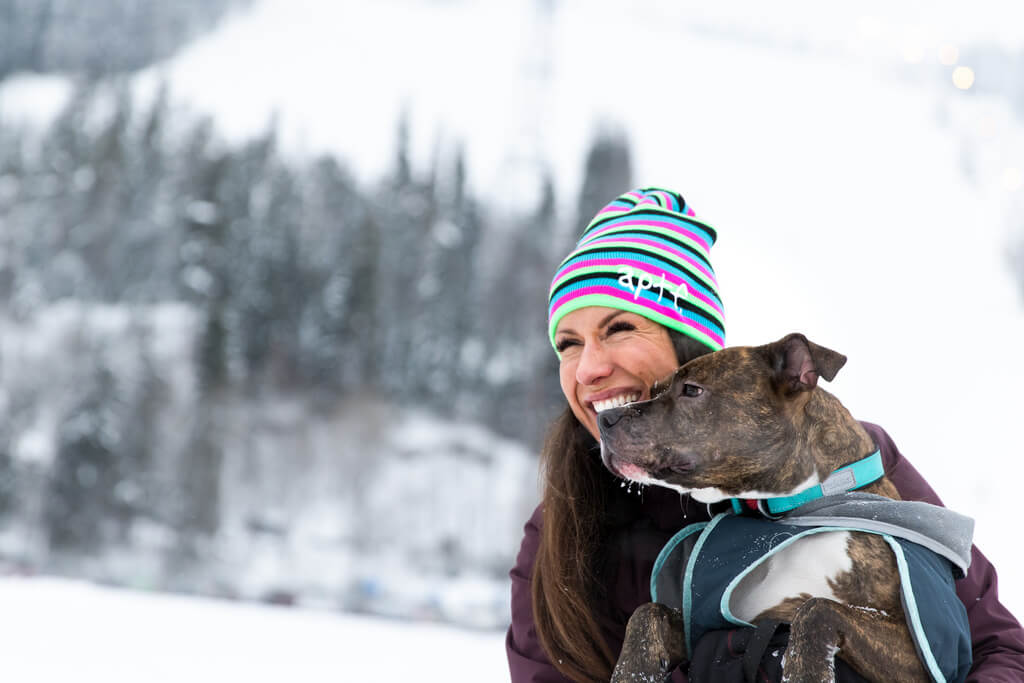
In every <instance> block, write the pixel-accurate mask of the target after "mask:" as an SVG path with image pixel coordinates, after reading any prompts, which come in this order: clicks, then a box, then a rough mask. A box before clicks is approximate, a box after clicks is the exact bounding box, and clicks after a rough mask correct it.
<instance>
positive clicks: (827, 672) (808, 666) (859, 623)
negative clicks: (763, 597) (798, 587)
mask: <svg viewBox="0 0 1024 683" xmlns="http://www.w3.org/2000/svg"><path fill="white" fill-rule="evenodd" d="M837 653H838V655H839V657H841V658H842V659H843V661H845V662H846V663H847V664H849V665H850V666H852V667H853V668H854V669H855V670H856V671H857V672H858V673H859V674H860V675H862V676H864V677H865V678H867V679H868V680H871V681H901V683H902V682H904V681H906V682H907V683H912V682H916V681H928V680H930V678H929V677H928V674H927V672H926V671H925V669H924V665H923V664H921V660H920V659H918V657H917V654H916V650H915V648H914V643H913V641H912V640H911V637H910V632H909V631H908V630H907V625H906V622H905V621H904V620H903V615H902V614H898V615H889V614H885V613H884V612H878V611H875V610H868V609H864V608H858V607H851V606H849V605H844V604H841V603H838V602H836V601H835V600H829V599H827V598H811V599H810V600H808V601H807V602H805V603H804V604H803V605H802V606H801V607H800V609H799V610H797V613H796V616H794V617H793V624H792V626H791V627H790V632H789V646H788V647H787V648H786V654H785V659H784V660H783V664H782V670H783V676H782V680H783V681H787V682H789V683H819V682H820V681H834V680H835V670H834V666H835V662H834V660H833V658H834V657H835V656H836V654H837Z"/></svg>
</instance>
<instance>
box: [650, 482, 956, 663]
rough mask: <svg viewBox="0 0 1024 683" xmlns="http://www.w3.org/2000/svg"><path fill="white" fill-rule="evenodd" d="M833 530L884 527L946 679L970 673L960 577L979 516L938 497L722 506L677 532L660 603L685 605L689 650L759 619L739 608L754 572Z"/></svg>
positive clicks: (924, 650) (908, 597)
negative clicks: (773, 515)
mask: <svg viewBox="0 0 1024 683" xmlns="http://www.w3.org/2000/svg"><path fill="white" fill-rule="evenodd" d="M833 531H862V532H867V533H874V534H878V535H879V536H881V537H882V538H883V539H885V541H886V543H888V545H889V547H890V548H891V549H892V552H893V554H894V555H895V557H896V562H897V566H898V568H899V572H900V580H901V586H900V590H901V598H902V603H903V609H904V612H905V614H906V618H907V626H908V627H909V629H910V633H911V636H912V638H913V640H914V643H915V646H916V647H917V650H918V655H919V657H920V659H921V661H922V662H923V663H924V665H925V668H926V669H927V670H928V672H929V673H930V675H931V677H932V678H933V679H934V680H936V681H963V680H965V679H966V677H967V672H968V671H969V669H970V667H971V639H970V630H969V626H968V622H967V612H966V610H965V609H964V606H963V603H961V602H960V600H959V598H958V597H957V595H956V591H955V586H954V583H953V582H954V578H955V577H962V576H964V575H965V574H966V571H967V568H968V566H969V564H970V548H971V536H972V533H973V521H972V520H970V518H967V517H964V516H963V515H959V514H957V513H955V512H952V511H950V510H948V509H946V508H942V507H939V506H935V505H930V504H928V503H920V502H910V501H894V500H890V499H888V498H883V497H881V496H875V495H872V494H866V493H847V494H843V495H837V496H826V497H824V498H820V499H818V500H815V501H813V502H810V503H807V504H805V505H801V506H800V507H799V508H798V509H796V510H794V511H792V512H791V513H789V514H788V515H786V516H785V517H784V518H783V519H781V520H773V519H766V518H764V517H757V516H748V515H738V514H735V513H732V512H728V513H722V514H719V515H716V516H715V517H714V518H712V519H711V521H709V522H701V523H699V524H693V525H690V526H688V527H686V528H685V529H683V530H682V531H680V532H679V533H677V534H676V535H675V536H674V537H673V538H672V539H671V540H670V541H669V542H668V543H667V544H666V545H665V547H664V548H663V549H662V551H661V553H660V555H659V556H658V559H657V561H656V562H655V565H654V570H653V572H652V575H651V596H652V598H653V600H654V601H655V602H659V603H662V604H665V605H669V606H671V607H675V608H677V609H678V608H682V611H683V621H684V626H685V642H686V648H687V651H688V652H691V653H692V652H693V648H694V645H695V644H696V643H697V641H698V640H699V639H700V637H701V636H702V635H703V634H704V633H706V632H707V631H711V630H716V629H732V628H737V627H742V626H752V625H753V624H751V623H749V622H747V621H744V620H743V619H741V618H739V617H737V616H736V615H734V614H733V613H732V611H731V609H730V604H731V602H732V598H733V592H734V590H735V589H736V588H737V586H739V584H740V582H741V581H742V580H743V578H744V577H746V576H747V575H749V574H750V573H751V572H752V571H755V570H756V569H757V568H758V567H759V566H761V565H762V563H764V562H765V561H767V560H768V559H769V558H771V557H772V556H773V555H775V554H776V553H779V552H781V551H782V550H784V549H785V548H787V547H789V546H790V545H791V544H793V543H795V542H796V541H797V540H799V539H801V538H806V537H808V536H810V535H812V534H820V533H826V532H833Z"/></svg>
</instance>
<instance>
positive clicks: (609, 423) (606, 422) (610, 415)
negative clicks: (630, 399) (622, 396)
mask: <svg viewBox="0 0 1024 683" xmlns="http://www.w3.org/2000/svg"><path fill="white" fill-rule="evenodd" d="M621 419H622V413H620V412H618V411H616V410H606V411H604V412H602V413H600V414H599V415H598V416H597V421H598V423H599V424H600V426H601V428H602V429H608V428H610V427H614V426H615V423H616V422H618V421H619V420H621Z"/></svg>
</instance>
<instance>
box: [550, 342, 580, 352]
mask: <svg viewBox="0 0 1024 683" xmlns="http://www.w3.org/2000/svg"><path fill="white" fill-rule="evenodd" d="M578 343H579V342H577V341H576V340H575V339H560V340H559V341H558V343H557V344H555V348H556V349H557V350H558V352H559V353H562V352H563V351H565V350H566V349H567V348H569V347H570V346H576V345H577V344H578Z"/></svg>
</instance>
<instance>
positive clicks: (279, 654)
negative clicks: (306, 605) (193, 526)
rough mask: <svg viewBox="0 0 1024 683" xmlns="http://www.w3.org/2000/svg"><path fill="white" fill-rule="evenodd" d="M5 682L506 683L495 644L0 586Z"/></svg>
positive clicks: (313, 615)
mask: <svg viewBox="0 0 1024 683" xmlns="http://www.w3.org/2000/svg"><path fill="white" fill-rule="evenodd" d="M0 605H2V606H3V612H4V617H3V619H2V620H0V641H2V642H3V643H4V664H3V671H4V674H3V678H4V680H5V681H10V682H11V683H29V682H32V683H59V682H62V681H70V680H74V681H79V682H80V683H92V682H94V681H95V682H100V681H102V682H103V683H136V682H137V681H146V682H147V683H163V682H164V681H166V682H168V683H171V682H177V681H196V682H197V683H206V682H212V681H249V682H250V683H262V682H263V681H267V682H270V681H274V682H277V681H303V682H304V683H317V682H318V681H323V682H324V683H327V682H328V681H329V682H331V683H337V682H338V681H376V680H387V681H392V680H395V681H401V680H406V681H449V682H453V683H457V682H459V681H467V682H469V681H474V682H476V681H500V680H507V678H508V670H507V666H506V664H505V654H504V644H503V634H501V633H494V632H480V633H474V632H470V631H461V630H458V629H453V628H450V627H445V626H439V625H434V624H408V623H401V622H397V621H389V620H383V619H373V618H369V617H356V616H342V615H338V614H331V613H328V612H316V611H310V610H299V609H288V608H283V607H266V606H256V605H246V604H240V603H230V602H221V601H214V600H199V599H194V598H184V597H180V596H169V595H154V594H148V593H137V592H132V591H125V590H115V589H111V588H103V587H98V586H93V585H89V584H84V583H77V582H69V581H57V580H51V579H15V578H3V579H0Z"/></svg>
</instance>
